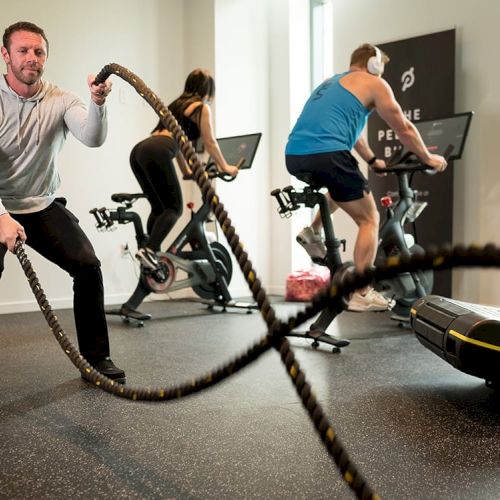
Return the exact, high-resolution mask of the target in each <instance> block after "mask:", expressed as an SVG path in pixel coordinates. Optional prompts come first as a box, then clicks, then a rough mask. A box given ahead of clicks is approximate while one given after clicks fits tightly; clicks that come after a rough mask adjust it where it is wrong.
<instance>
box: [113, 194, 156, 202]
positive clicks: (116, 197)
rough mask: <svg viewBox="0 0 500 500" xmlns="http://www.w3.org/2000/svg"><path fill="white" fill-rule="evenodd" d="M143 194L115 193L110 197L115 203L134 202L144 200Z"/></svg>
mask: <svg viewBox="0 0 500 500" xmlns="http://www.w3.org/2000/svg"><path fill="white" fill-rule="evenodd" d="M146 197H147V196H146V195H145V194H144V193H115V194H112V195H111V199H112V200H113V201H115V202H116V203H123V202H124V201H129V202H131V201H134V200H137V199H139V198H146Z"/></svg>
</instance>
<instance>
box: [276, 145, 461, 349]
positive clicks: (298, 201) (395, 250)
mask: <svg viewBox="0 0 500 500" xmlns="http://www.w3.org/2000/svg"><path fill="white" fill-rule="evenodd" d="M451 149H452V147H450V148H448V149H447V151H446V153H445V156H447V155H449V154H450V153H451ZM374 170H375V171H376V172H377V173H385V174H394V175H396V176H397V178H398V193H399V199H398V201H397V202H396V203H395V204H394V203H393V201H392V199H389V198H388V197H385V198H384V199H383V201H382V203H383V204H384V206H386V208H387V217H386V221H385V222H384V224H383V225H382V226H381V228H380V233H379V242H380V244H379V251H378V258H379V259H381V260H384V261H385V259H386V258H387V257H389V256H394V255H413V254H415V253H419V252H422V253H423V252H424V250H423V248H422V247H420V246H419V245H417V244H416V243H415V242H414V240H413V237H412V236H411V235H409V234H407V233H406V232H405V229H404V226H405V224H406V223H408V222H414V221H415V220H416V219H417V217H418V216H419V215H420V214H421V213H422V211H423V210H424V208H425V207H426V205H427V203H426V202H423V203H422V202H419V201H418V199H417V198H418V192H417V191H416V190H414V189H412V188H411V179H412V176H413V174H414V173H415V172H426V173H429V174H432V173H435V171H434V170H431V169H430V168H429V167H428V166H426V165H424V164H422V163H421V162H420V161H418V159H417V158H416V157H415V155H413V154H412V153H406V154H404V155H402V154H401V152H400V151H397V152H396V153H395V154H394V155H393V157H392V158H391V159H390V161H389V166H388V167H387V168H382V169H377V168H376V169H374ZM297 178H298V179H299V180H301V181H303V182H305V183H306V184H307V186H306V187H305V188H304V189H303V190H301V191H300V190H296V189H295V188H294V187H293V186H287V187H285V188H284V189H275V190H273V191H272V192H271V195H272V196H274V197H275V198H276V200H277V201H278V205H279V207H278V212H279V214H280V215H281V216H282V217H288V216H290V215H291V212H292V211H294V210H298V209H299V208H300V207H301V206H306V207H310V208H313V207H314V206H315V205H319V209H320V215H321V222H322V224H323V230H324V234H325V246H326V249H327V250H326V256H325V258H324V259H320V258H313V259H312V260H313V262H314V263H315V264H319V265H324V266H327V267H328V269H329V270H330V276H331V277H332V279H333V280H340V279H342V278H343V275H344V274H345V273H346V272H348V271H349V269H351V268H352V262H342V258H341V255H340V248H343V249H344V250H345V243H346V242H345V240H343V239H342V240H339V239H338V238H337V237H336V236H335V232H334V230H333V224H332V218H331V215H330V210H329V207H328V201H327V199H326V196H325V195H324V194H323V193H321V192H320V191H319V190H320V189H321V188H322V187H324V186H323V185H322V184H320V183H318V182H317V181H315V180H313V178H312V176H311V175H310V174H304V173H303V174H301V175H300V176H299V175H298V176H297ZM433 283H434V279H433V272H432V271H417V272H415V273H403V274H401V275H398V276H396V277H395V278H391V279H390V280H384V281H383V282H380V283H377V284H375V288H376V289H378V290H382V291H384V292H385V294H386V295H387V296H389V297H390V298H393V299H394V300H395V302H396V306H395V307H396V308H397V310H396V311H395V314H393V316H392V317H393V319H395V320H397V321H399V323H400V324H401V325H402V326H406V324H407V323H408V324H409V321H410V306H411V304H413V302H415V301H416V300H417V299H418V298H419V297H424V296H425V295H427V294H429V293H430V292H431V291H432V286H433ZM347 305H348V300H347V298H345V297H344V299H343V306H344V309H347ZM338 313H339V311H338V310H337V309H332V308H329V307H327V308H326V309H325V310H324V311H322V313H321V314H320V315H319V317H318V319H317V320H316V321H315V322H314V323H313V324H312V325H311V327H310V329H309V331H308V332H305V333H303V332H292V333H291V334H290V336H295V337H303V338H308V339H313V344H312V345H313V347H317V345H318V342H326V343H328V344H331V345H332V346H334V351H338V350H339V348H341V347H345V346H347V345H349V341H348V340H346V339H337V338H335V337H332V336H330V335H328V334H327V333H326V329H327V328H328V326H329V325H330V323H331V322H332V321H333V319H334V318H335V317H336V316H337V314H338Z"/></svg>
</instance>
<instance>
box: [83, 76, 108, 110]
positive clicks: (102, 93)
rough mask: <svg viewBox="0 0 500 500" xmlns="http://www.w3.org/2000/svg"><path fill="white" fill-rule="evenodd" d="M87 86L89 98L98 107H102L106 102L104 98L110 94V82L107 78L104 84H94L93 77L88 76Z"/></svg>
mask: <svg viewBox="0 0 500 500" xmlns="http://www.w3.org/2000/svg"><path fill="white" fill-rule="evenodd" d="M87 84H88V86H89V89H90V98H91V99H92V100H93V101H94V102H95V103H96V104H97V105H98V106H102V105H103V104H104V103H105V102H106V97H108V95H109V93H110V92H111V85H112V84H111V80H110V79H109V78H108V79H107V80H106V81H105V82H103V83H99V84H96V83H95V76H94V75H89V76H88V77H87Z"/></svg>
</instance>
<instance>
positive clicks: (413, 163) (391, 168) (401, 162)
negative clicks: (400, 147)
mask: <svg viewBox="0 0 500 500" xmlns="http://www.w3.org/2000/svg"><path fill="white" fill-rule="evenodd" d="M453 149H454V146H453V145H452V144H449V145H448V147H447V148H446V150H445V152H444V154H443V157H444V158H445V159H446V160H447V159H448V158H449V157H450V155H451V153H452V151H453ZM372 170H373V171H374V172H375V173H376V174H389V173H399V172H425V173H427V174H428V175H434V174H436V173H437V170H436V169H434V168H432V167H429V165H426V164H425V163H423V162H422V161H421V160H420V159H418V158H417V156H416V155H415V153H412V152H411V151H408V152H406V153H405V154H404V155H403V156H401V151H396V153H394V154H393V155H392V156H391V157H390V158H389V160H388V163H387V167H372Z"/></svg>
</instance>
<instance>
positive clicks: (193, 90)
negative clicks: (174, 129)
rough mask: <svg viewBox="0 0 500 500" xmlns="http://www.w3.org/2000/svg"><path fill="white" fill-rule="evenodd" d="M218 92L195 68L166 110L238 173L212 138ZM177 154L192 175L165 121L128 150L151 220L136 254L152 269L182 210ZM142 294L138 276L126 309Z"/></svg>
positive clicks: (226, 169)
mask: <svg viewBox="0 0 500 500" xmlns="http://www.w3.org/2000/svg"><path fill="white" fill-rule="evenodd" d="M214 95H215V82H214V79H213V78H212V76H211V75H210V74H209V73H208V72H207V71H205V70H202V69H195V70H193V71H192V72H191V73H189V75H188V77H187V79H186V83H185V86H184V92H183V93H182V94H181V95H180V96H179V97H178V98H177V99H175V100H174V101H173V102H172V103H170V105H169V106H168V108H169V110H170V111H171V113H172V114H173V115H174V116H175V118H176V120H177V121H178V122H179V124H180V126H181V127H182V129H183V130H184V132H185V133H186V135H187V137H188V139H189V140H190V141H192V142H195V141H197V140H199V139H201V142H202V146H203V147H204V149H205V150H206V151H207V152H208V154H209V155H210V156H211V158H212V159H213V160H214V162H215V164H216V166H217V168H218V169H219V170H221V171H223V172H226V173H228V174H229V175H231V176H236V175H237V173H238V168H237V167H235V166H233V165H228V164H227V162H226V160H225V159H224V156H223V155H222V153H221V151H220V149H219V146H218V144H217V141H216V139H215V136H214V132H213V127H212V117H211V110H210V103H211V101H212V100H213V98H214ZM198 149H199V148H198ZM174 158H176V160H177V163H178V165H179V167H180V169H181V171H182V173H183V174H184V175H189V174H191V171H190V169H189V166H188V165H187V164H186V162H185V160H184V157H183V156H182V154H181V153H180V151H179V150H178V147H177V143H176V141H175V139H174V137H173V136H172V134H171V133H170V131H169V130H167V129H165V128H164V127H163V125H162V123H161V121H159V122H158V124H157V125H156V127H155V128H154V129H153V131H152V132H151V135H150V136H149V137H148V138H146V139H144V140H142V141H141V142H139V143H138V144H137V145H136V146H134V148H133V149H132V152H131V153H130V165H131V167H132V171H133V172H134V175H135V177H136V178H137V181H138V182H139V184H140V186H141V188H142V191H143V192H144V193H145V194H146V196H147V198H148V201H149V203H150V204H151V213H150V215H149V217H148V221H147V233H148V235H149V238H148V241H147V243H146V245H145V246H144V247H142V248H140V249H139V250H138V252H137V254H136V257H137V258H138V259H139V261H140V262H141V264H142V265H143V266H144V267H145V268H146V269H149V270H150V271H151V272H152V273H154V272H156V271H159V267H160V266H159V263H158V259H157V257H156V252H158V251H159V250H160V246H161V244H162V242H163V241H164V240H165V238H166V237H167V235H168V233H169V232H170V231H171V229H172V228H173V227H174V225H175V223H176V222H177V220H178V219H179V217H180V216H181V214H182V208H183V206H182V205H183V200H182V191H181V187H180V184H179V180H178V178H177V173H176V171H175V165H174V162H173V160H174ZM160 272H161V271H160ZM148 293H149V292H148ZM143 297H144V287H143V285H142V282H141V280H140V279H139V284H138V285H137V288H136V291H135V292H134V294H133V295H132V297H130V299H129V300H128V301H127V302H126V303H125V304H123V306H122V309H128V310H133V309H135V308H136V307H138V305H139V304H140V302H142V298H143Z"/></svg>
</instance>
